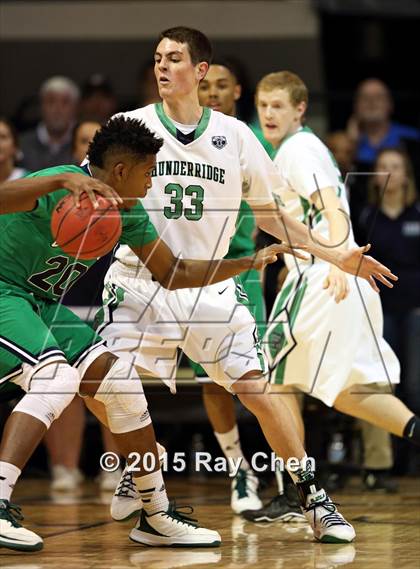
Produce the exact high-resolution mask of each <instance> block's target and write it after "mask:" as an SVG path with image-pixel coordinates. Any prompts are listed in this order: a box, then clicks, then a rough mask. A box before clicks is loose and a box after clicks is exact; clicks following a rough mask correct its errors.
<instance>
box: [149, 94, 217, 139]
mask: <svg viewBox="0 0 420 569" xmlns="http://www.w3.org/2000/svg"><path fill="white" fill-rule="evenodd" d="M155 110H156V114H157V116H158V118H159V120H160V122H161V123H162V124H163V126H164V127H165V128H166V130H167V131H168V132H169V134H171V135H172V136H173V137H174V138H176V126H175V125H174V123H173V122H172V121H171V119H170V118H169V117H168V116H167V115H166V113H165V111H164V108H163V103H155ZM210 116H211V109H209V108H208V107H203V112H202V115H201V118H200V120H199V121H198V125H197V128H196V129H195V131H194V140H197V139H198V138H200V136H201V135H202V134H203V132H204V131H205V130H206V128H207V126H208V124H209V120H210Z"/></svg>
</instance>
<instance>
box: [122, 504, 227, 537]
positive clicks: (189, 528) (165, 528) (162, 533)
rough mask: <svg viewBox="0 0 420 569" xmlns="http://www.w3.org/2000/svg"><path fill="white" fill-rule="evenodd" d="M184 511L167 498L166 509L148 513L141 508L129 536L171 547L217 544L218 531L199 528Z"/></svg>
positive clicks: (190, 510) (195, 521) (190, 511)
mask: <svg viewBox="0 0 420 569" xmlns="http://www.w3.org/2000/svg"><path fill="white" fill-rule="evenodd" d="M190 513H192V508H189V511H188V512H187V513H184V512H182V511H181V509H180V508H177V507H176V505H175V503H174V502H170V503H169V506H168V509H167V511H166V512H157V513H155V514H151V515H147V513H146V512H145V511H144V510H142V511H141V513H140V518H139V521H138V522H137V525H136V527H135V528H133V529H132V530H131V532H130V539H131V540H132V541H135V542H137V543H142V544H143V545H151V546H158V547H162V546H172V547H219V545H220V544H221V541H222V538H221V537H220V535H219V533H218V532H217V531H214V530H211V529H206V528H202V527H200V526H199V525H198V524H197V520H194V519H193V518H191V517H190V516H189V514H190Z"/></svg>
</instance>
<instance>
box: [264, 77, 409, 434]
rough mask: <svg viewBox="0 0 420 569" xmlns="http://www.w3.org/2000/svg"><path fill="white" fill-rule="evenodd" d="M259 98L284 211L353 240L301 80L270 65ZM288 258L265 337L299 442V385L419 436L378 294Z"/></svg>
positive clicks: (333, 237)
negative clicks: (307, 122)
mask: <svg viewBox="0 0 420 569" xmlns="http://www.w3.org/2000/svg"><path fill="white" fill-rule="evenodd" d="M256 103H257V109H258V115H259V119H260V123H261V126H262V128H263V132H264V136H265V137H266V138H267V140H268V141H269V142H270V143H271V144H272V145H273V146H274V147H275V148H277V154H276V156H275V158H274V163H275V165H276V167H277V169H278V171H279V173H280V175H281V176H282V178H283V180H284V182H285V186H284V190H283V191H282V192H281V199H282V201H283V203H284V204H285V208H286V209H287V211H288V212H289V213H290V214H291V215H293V216H295V217H296V219H298V220H299V221H303V222H305V223H307V224H308V225H310V226H311V227H312V228H313V229H314V230H315V231H316V232H317V233H320V234H321V235H323V237H325V238H327V239H329V240H330V241H331V242H332V243H335V244H336V247H337V249H341V250H343V251H344V250H348V248H349V247H354V246H355V241H354V238H353V230H352V227H351V222H350V217H349V206H348V203H347V198H346V191H345V187H344V184H343V182H342V179H341V176H340V172H339V170H338V168H337V165H336V163H335V160H334V159H333V157H332V155H331V154H330V153H329V151H328V149H327V148H326V147H325V145H324V144H323V143H322V142H321V141H320V140H319V138H318V137H316V136H315V135H314V134H313V132H312V131H311V130H310V129H309V128H308V127H307V126H304V124H303V122H304V121H303V119H304V115H305V111H306V108H307V104H308V91H307V88H306V86H305V84H304V83H303V81H302V80H301V79H300V77H298V76H297V75H295V74H294V73H290V72H288V71H282V72H278V73H270V74H269V75H266V76H265V77H264V78H263V79H261V81H260V83H259V84H258V87H257V94H256ZM286 263H287V266H288V268H289V273H288V275H287V278H286V281H285V283H284V285H283V287H282V290H281V291H280V293H279V295H278V297H277V300H276V303H275V305H274V307H273V311H272V314H271V316H270V319H269V324H268V328H267V336H266V338H265V342H266V344H267V346H266V347H267V354H268V359H269V365H270V369H271V370H273V377H272V381H273V382H274V384H275V389H276V391H279V392H283V393H282V397H281V399H282V400H283V401H284V402H285V403H287V404H288V407H289V409H290V410H291V412H292V414H293V416H294V419H295V421H296V423H297V425H298V429H299V433H300V436H301V440H303V436H304V431H303V422H302V419H301V415H300V410H299V406H298V404H297V402H296V398H295V396H294V395H293V390H297V391H303V392H305V393H309V394H310V395H312V396H313V397H317V398H318V399H320V400H321V401H323V402H324V403H325V404H327V405H330V406H334V407H335V408H336V409H337V410H338V411H341V412H343V413H346V414H347V415H351V416H353V417H357V418H359V419H364V420H365V421H368V422H370V423H372V424H374V425H376V426H378V427H381V428H383V429H385V430H387V431H389V432H390V433H392V434H394V435H397V436H399V437H405V438H408V439H409V440H411V441H412V442H414V443H417V444H419V443H420V420H419V418H418V417H416V416H415V415H414V414H413V413H412V411H410V410H409V409H408V408H407V407H406V406H405V405H404V403H402V402H401V401H400V400H399V399H397V398H396V397H395V396H394V395H393V389H392V385H391V384H396V383H398V382H399V372H400V368H399V363H398V360H397V358H396V356H395V354H394V352H393V351H392V349H391V348H390V346H389V345H388V344H387V343H386V342H385V340H384V339H383V337H382V324H383V316H382V308H381V302H380V299H379V297H378V295H377V294H375V293H374V292H373V291H372V289H371V288H370V287H369V286H367V283H366V282H364V281H361V280H360V279H349V278H348V277H347V275H346V274H345V273H343V272H342V271H341V270H340V269H338V268H337V267H336V266H334V265H330V264H328V263H326V262H324V261H321V260H311V261H310V262H308V261H302V260H299V261H297V260H296V259H292V258H290V257H289V256H288V255H286ZM381 386H382V388H381ZM284 392H287V394H286V393H284Z"/></svg>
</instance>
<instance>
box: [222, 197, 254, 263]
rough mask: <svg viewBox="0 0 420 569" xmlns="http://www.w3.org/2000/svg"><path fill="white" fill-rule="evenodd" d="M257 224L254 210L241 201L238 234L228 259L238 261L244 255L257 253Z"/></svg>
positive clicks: (231, 246) (232, 243)
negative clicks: (255, 233)
mask: <svg viewBox="0 0 420 569" xmlns="http://www.w3.org/2000/svg"><path fill="white" fill-rule="evenodd" d="M255 227H256V223H255V217H254V214H253V211H252V209H251V208H250V207H249V205H248V204H247V203H246V201H241V207H240V209H239V213H238V218H237V220H236V232H235V235H234V236H233V237H232V241H231V242H230V246H229V251H228V253H227V255H226V257H225V258H226V259H237V258H238V257H242V256H243V255H252V254H253V253H255V241H254V231H255Z"/></svg>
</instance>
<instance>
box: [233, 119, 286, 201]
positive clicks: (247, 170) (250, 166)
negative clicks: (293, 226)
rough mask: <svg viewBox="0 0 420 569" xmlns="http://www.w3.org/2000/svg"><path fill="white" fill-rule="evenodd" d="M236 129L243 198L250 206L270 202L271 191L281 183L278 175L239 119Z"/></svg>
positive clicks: (276, 188) (276, 190)
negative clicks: (238, 137) (237, 132)
mask: <svg viewBox="0 0 420 569" xmlns="http://www.w3.org/2000/svg"><path fill="white" fill-rule="evenodd" d="M238 131H239V136H240V140H239V152H240V165H241V171H242V187H243V198H244V199H245V200H246V201H247V202H248V204H249V205H250V206H258V205H265V204H268V203H272V202H273V193H275V192H278V191H279V188H280V187H281V185H282V184H281V178H280V175H279V174H278V172H277V170H276V168H275V166H274V164H273V162H272V161H271V159H270V158H269V156H268V154H267V152H266V151H265V150H264V148H263V146H262V145H261V143H260V142H259V141H258V139H257V138H256V136H255V135H254V134H253V132H252V131H251V130H250V129H249V128H248V127H247V126H246V125H245V124H243V123H241V122H240V121H238Z"/></svg>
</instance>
